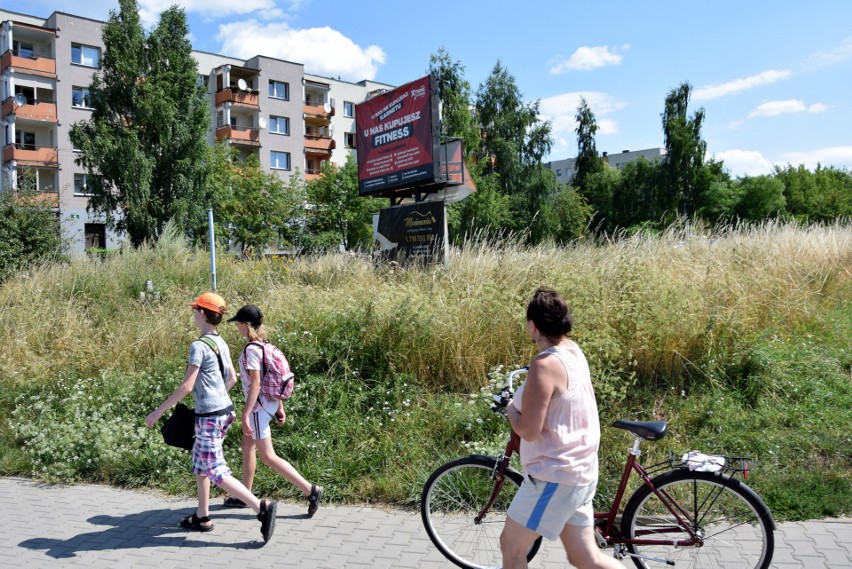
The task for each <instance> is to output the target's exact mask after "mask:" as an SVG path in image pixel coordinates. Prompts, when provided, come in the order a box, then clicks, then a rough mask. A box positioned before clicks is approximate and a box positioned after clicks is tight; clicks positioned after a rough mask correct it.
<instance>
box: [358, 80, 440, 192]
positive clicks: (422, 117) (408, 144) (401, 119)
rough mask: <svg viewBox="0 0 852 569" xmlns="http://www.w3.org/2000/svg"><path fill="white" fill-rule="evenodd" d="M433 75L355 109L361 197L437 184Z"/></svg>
mask: <svg viewBox="0 0 852 569" xmlns="http://www.w3.org/2000/svg"><path fill="white" fill-rule="evenodd" d="M433 83H434V80H433V78H432V77H431V76H426V77H422V78H420V79H418V80H416V81H412V82H411V83H408V84H406V85H403V86H401V87H397V88H396V89H394V90H393V91H389V92H387V93H383V94H381V95H379V96H377V97H373V98H372V99H369V100H367V101H364V102H363V103H359V104H357V105H355V129H356V131H357V140H356V145H355V146H356V148H357V149H358V194H359V195H369V194H378V193H393V192H392V191H393V190H394V189H397V188H407V187H412V186H417V185H422V184H427V183H432V182H434V181H435V178H436V174H437V172H438V145H439V143H440V136H439V135H438V96H437V93H436V91H435V89H433V87H434V85H433Z"/></svg>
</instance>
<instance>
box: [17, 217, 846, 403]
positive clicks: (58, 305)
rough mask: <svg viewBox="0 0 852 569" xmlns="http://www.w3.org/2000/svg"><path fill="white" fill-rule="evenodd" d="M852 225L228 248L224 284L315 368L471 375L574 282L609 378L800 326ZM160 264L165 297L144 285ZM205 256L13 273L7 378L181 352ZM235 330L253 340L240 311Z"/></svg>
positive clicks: (165, 242) (521, 358)
mask: <svg viewBox="0 0 852 569" xmlns="http://www.w3.org/2000/svg"><path fill="white" fill-rule="evenodd" d="M850 267H852V226H850V224H849V223H838V224H834V225H818V226H810V227H800V226H796V225H790V224H784V223H780V222H767V223H764V224H761V225H756V226H744V227H725V228H722V229H719V230H715V231H708V230H704V229H700V228H696V227H694V226H690V225H685V226H681V227H678V228H675V229H671V230H669V231H667V232H665V233H664V234H662V235H634V236H631V237H627V238H624V239H620V240H617V241H613V242H609V243H604V244H600V243H592V242H579V243H577V244H575V245H574V246H571V247H555V246H550V245H541V246H538V247H533V248H529V247H525V246H522V245H521V244H519V243H517V242H513V241H511V240H502V241H495V242H490V243H484V244H483V243H473V242H471V243H468V244H466V245H465V246H464V247H462V248H460V249H456V250H453V251H452V252H451V257H450V262H449V268H447V269H445V268H443V267H432V268H422V267H421V268H400V267H396V266H376V265H374V264H373V262H372V261H371V260H370V259H368V258H364V257H359V256H354V255H326V256H321V257H316V258H300V259H296V260H283V259H270V260H264V261H256V262H243V261H237V260H234V259H231V258H228V257H222V256H221V255H220V258H219V266H218V267H217V279H218V284H219V287H218V288H219V291H220V292H221V293H222V294H223V296H224V297H225V298H226V299H227V300H228V302H229V303H230V305H231V306H232V307H236V306H238V305H240V304H242V303H248V302H251V303H255V304H258V305H259V306H261V308H262V309H263V310H264V311H265V312H266V314H267V326H268V327H269V328H270V330H271V331H272V333H273V334H272V335H273V337H274V338H275V339H276V340H278V341H280V342H281V343H282V344H284V346H285V347H286V348H287V349H288V350H289V354H290V358H291V359H292V360H293V363H294V365H295V366H297V367H298V366H300V367H301V368H302V370H303V371H311V372H320V371H331V372H332V373H334V372H338V371H339V372H342V373H350V372H354V373H355V374H356V375H357V376H358V377H361V378H363V379H369V377H370V376H371V375H377V374H386V373H402V374H408V375H410V376H412V377H415V378H418V379H419V380H421V381H423V382H424V383H427V384H429V385H432V386H434V387H436V388H438V389H447V390H472V389H475V388H476V387H478V386H479V385H482V383H483V382H484V378H485V375H486V373H487V371H488V370H489V369H490V368H491V367H492V366H494V365H497V364H505V365H516V364H517V365H521V364H523V363H525V362H526V361H528V359H529V357H530V356H531V355H533V351H532V345H531V344H530V343H529V340H528V339H527V338H526V335H525V331H524V326H523V314H524V308H525V305H526V302H527V301H528V299H529V298H530V296H531V294H532V292H533V291H534V290H535V289H536V288H537V287H538V286H550V287H553V288H555V289H557V290H559V291H561V292H562V293H563V295H564V296H565V297H566V298H567V300H568V301H569V303H570V304H571V305H572V307H573V311H574V317H575V326H576V337H577V339H578V341H579V342H580V344H581V345H582V346H583V347H584V349H585V351H586V353H587V355H588V357H589V360H590V362H591V363H592V367H593V369H594V370H595V373H596V375H597V377H598V380H599V382H600V383H601V387H599V389H603V391H604V395H605V396H607V397H612V398H614V399H615V400H618V399H619V398H620V397H621V396H623V393H624V390H625V389H626V387H627V386H628V385H629V384H630V382H631V381H632V380H633V379H635V378H642V379H643V381H646V382H652V383H653V382H659V383H661V384H666V385H669V384H671V385H681V384H682V383H683V382H687V381H694V380H698V381H701V380H704V379H707V380H713V378H717V377H721V376H724V375H725V373H727V372H726V370H729V369H730V368H731V366H732V365H735V364H736V359H737V358H741V357H743V355H744V350H746V349H747V346H748V345H749V342H752V341H753V340H754V339H756V338H759V337H760V336H761V335H762V334H765V333H766V331H767V330H773V331H776V332H777V331H780V332H782V333H784V332H788V333H793V332H795V331H796V330H797V328H799V327H801V326H802V325H803V323H804V322H806V321H807V320H808V318H809V316H810V315H811V314H812V313H813V312H814V310H815V309H816V308H817V307H818V306H819V305H820V304H821V303H847V304H848V302H849V299H850V290H852V286H851V285H850V276H851V275H850ZM146 280H152V281H153V282H154V285H155V288H156V289H157V290H158V291H159V293H160V300H159V301H158V302H142V301H141V300H140V298H139V292H140V291H142V290H143V288H144V284H145V281H146ZM209 280H210V274H209V266H208V256H207V254H206V253H204V252H198V251H191V250H190V249H188V248H187V247H186V246H185V245H184V244H183V243H182V242H181V240H180V239H178V238H174V237H172V238H167V239H162V240H161V241H160V242H159V243H158V244H157V245H156V246H153V247H145V248H140V249H137V250H131V249H125V250H122V251H121V252H120V254H116V255H113V256H111V257H109V258H108V259H107V260H104V261H95V260H89V259H76V260H74V261H73V262H71V263H70V264H64V265H56V266H47V267H41V268H34V269H32V270H31V271H29V272H27V273H25V274H22V275H20V276H19V277H18V278H16V279H13V280H11V281H9V282H7V283H5V284H4V285H3V286H2V288H0V314H2V318H3V321H4V322H5V323H6V326H3V327H2V329H0V345H2V346H3V347H4V349H3V350H0V369H2V370H3V372H2V374H3V376H5V377H6V378H9V379H11V380H20V379H28V378H38V377H51V376H52V374H54V373H55V372H56V371H57V370H65V369H76V370H77V371H78V372H79V373H81V374H91V373H95V372H100V371H104V370H116V371H121V370H135V369H139V368H140V367H141V368H146V367H150V366H152V365H155V362H156V361H157V360H159V359H165V360H170V361H180V360H182V359H183V358H184V357H185V353H186V346H187V344H188V342H189V341H190V340H191V339H192V337H193V335H194V333H195V332H194V330H193V329H192V328H191V326H190V314H189V311H188V309H187V308H186V306H187V304H188V303H189V302H190V301H191V300H192V299H193V298H194V296H195V295H197V294H199V293H200V292H202V291H204V290H206V289H207V288H208V287H209ZM222 331H223V333H224V335H225V337H226V339H227V340H229V341H230V342H232V344H233V345H240V341H239V338H238V337H237V336H236V334H235V332H234V330H232V327H231V326H229V325H225V326H223V327H222Z"/></svg>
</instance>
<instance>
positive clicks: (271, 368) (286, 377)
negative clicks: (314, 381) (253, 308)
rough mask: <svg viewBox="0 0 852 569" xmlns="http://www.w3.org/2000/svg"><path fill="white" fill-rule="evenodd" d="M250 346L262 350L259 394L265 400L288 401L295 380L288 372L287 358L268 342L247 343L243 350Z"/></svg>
mask: <svg viewBox="0 0 852 569" xmlns="http://www.w3.org/2000/svg"><path fill="white" fill-rule="evenodd" d="M252 344H255V345H257V346H260V348H261V349H262V350H263V358H262V359H261V361H262V362H263V364H262V365H263V368H262V369H261V373H260V393H261V395H263V396H264V397H266V398H267V399H275V400H278V399H289V398H290V396H291V395H292V394H293V384H294V383H295V378H294V376H293V372H291V371H290V364H288V363H287V358H286V357H284V354H283V353H282V352H281V350H279V349H278V348H277V347H276V346H275V345H274V344H271V343H269V342H266V343H262V342H249V343H248V344H246V347H245V348H244V349H243V351H244V352H245V350H246V349H248V347H249V346H250V345H252Z"/></svg>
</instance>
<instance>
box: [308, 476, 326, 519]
mask: <svg viewBox="0 0 852 569" xmlns="http://www.w3.org/2000/svg"><path fill="white" fill-rule="evenodd" d="M324 493H325V488H323V487H322V486H317V485H316V484H311V495H310V496H308V517H309V518H311V517H313V515H314V514H316V513H317V510H318V509H319V505H320V500H322V495H323V494H324Z"/></svg>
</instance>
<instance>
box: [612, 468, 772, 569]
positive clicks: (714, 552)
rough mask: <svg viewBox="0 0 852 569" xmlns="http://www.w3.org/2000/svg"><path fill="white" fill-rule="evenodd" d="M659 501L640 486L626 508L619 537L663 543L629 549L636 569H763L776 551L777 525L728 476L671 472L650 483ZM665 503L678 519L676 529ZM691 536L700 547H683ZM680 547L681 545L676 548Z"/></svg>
mask: <svg viewBox="0 0 852 569" xmlns="http://www.w3.org/2000/svg"><path fill="white" fill-rule="evenodd" d="M651 482H652V484H653V485H654V487H655V488H656V489H657V492H658V493H659V494H660V495H662V496H663V499H661V498H660V497H659V496H658V495H657V494H654V493H653V492H652V491H651V489H650V488H649V487H648V486H645V485H643V486H641V487H640V488H639V489H638V490H637V491H636V493H635V494H634V495H633V497H632V498H631V499H630V502H628V504H627V506H626V507H625V509H624V516H623V518H622V525H621V528H622V534H623V535H624V536H625V537H627V538H629V539H637V540H648V541H651V540H655V541H666V542H668V543H667V544H665V545H642V544H628V545H627V549H628V551H629V552H630V553H632V554H634V555H632V556H631V557H632V558H633V562H634V563H635V564H636V566H637V567H639V569H648V568H651V567H661V566H664V565H666V564H667V565H675V566H676V567H687V568H688V567H692V568H696V569H697V568H705V567H706V568H710V567H714V568H716V567H725V568H726V569H765V568H767V567H769V563H770V561H772V552H773V550H774V548H775V538H774V535H773V533H772V532H773V531H774V529H775V523H774V522H773V520H772V514H770V512H769V508H767V507H766V504H764V503H763V500H761V499H760V497H759V496H758V495H757V494H755V493H754V491H753V490H752V489H751V488H749V487H748V486H746V485H745V484H743V483H742V482H740V481H739V480H735V479H733V478H731V477H730V476H727V475H724V474H714V473H710V472H691V471H689V470H675V471H672V472H667V473H665V474H662V475H660V476H658V477H656V478H654V479H653V480H652V481H651ZM664 500H665V501H666V502H668V503H669V506H673V507H674V509H675V511H676V512H677V513H678V516H680V518H681V520H682V523H679V522H678V521H677V519H676V518H675V516H674V515H673V514H672V512H671V511H670V509H669V507H667V505H666V504H665V503H664ZM687 528H689V530H691V531H692V532H694V533H695V534H696V535H697V536H698V538H699V542H698V543H696V544H695V545H692V546H689V545H683V544H684V542H688V541H690V540H691V539H692V536H691V535H690V531H689V530H688V529H687ZM678 542H679V543H678Z"/></svg>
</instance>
